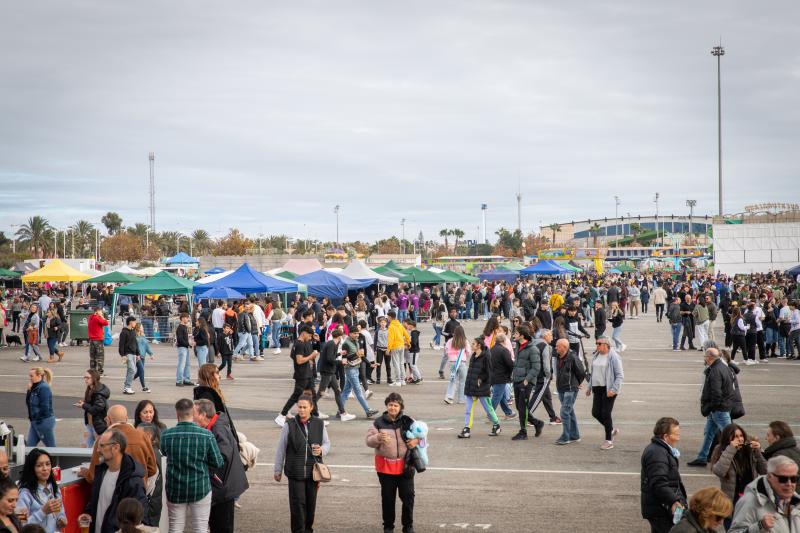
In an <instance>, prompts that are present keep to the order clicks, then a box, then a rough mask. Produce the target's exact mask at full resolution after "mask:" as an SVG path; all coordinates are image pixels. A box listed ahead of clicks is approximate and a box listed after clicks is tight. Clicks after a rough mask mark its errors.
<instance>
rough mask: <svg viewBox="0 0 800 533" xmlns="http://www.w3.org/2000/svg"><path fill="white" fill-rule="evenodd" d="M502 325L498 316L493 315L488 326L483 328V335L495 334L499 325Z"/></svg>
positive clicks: (487, 323)
mask: <svg viewBox="0 0 800 533" xmlns="http://www.w3.org/2000/svg"><path fill="white" fill-rule="evenodd" d="M499 325H500V321H498V320H497V317H496V316H492V317H490V318H489V320H488V321H487V322H486V326H484V328H483V336H484V337H491V336H492V335H494V332H495V331H497V326H499Z"/></svg>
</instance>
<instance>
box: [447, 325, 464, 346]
mask: <svg viewBox="0 0 800 533" xmlns="http://www.w3.org/2000/svg"><path fill="white" fill-rule="evenodd" d="M450 347H451V348H453V349H455V350H463V349H464V348H466V347H467V334H466V333H464V328H463V327H461V326H456V329H454V330H453V338H452V339H451V340H450Z"/></svg>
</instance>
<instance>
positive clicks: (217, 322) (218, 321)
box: [211, 307, 225, 329]
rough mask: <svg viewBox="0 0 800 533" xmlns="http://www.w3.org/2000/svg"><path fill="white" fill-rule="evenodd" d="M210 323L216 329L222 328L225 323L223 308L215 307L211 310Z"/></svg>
mask: <svg viewBox="0 0 800 533" xmlns="http://www.w3.org/2000/svg"><path fill="white" fill-rule="evenodd" d="M211 325H212V326H213V327H215V328H217V329H222V326H224V325H225V310H224V309H223V308H221V307H217V308H216V309H214V310H213V311H212V312H211Z"/></svg>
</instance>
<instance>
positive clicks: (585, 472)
mask: <svg viewBox="0 0 800 533" xmlns="http://www.w3.org/2000/svg"><path fill="white" fill-rule="evenodd" d="M256 465H257V466H275V463H256ZM328 466H329V467H331V468H354V469H357V470H358V469H360V470H369V471H372V470H374V469H375V466H374V465H332V464H329V465H328ZM431 470H433V471H441V472H485V473H494V472H496V473H500V474H567V475H576V476H585V475H592V476H640V475H641V472H604V471H592V470H536V469H515V468H467V467H444V466H429V467H428V468H427V469H426V471H431ZM681 477H709V478H716V477H717V476H715V475H713V474H684V473H683V472H681Z"/></svg>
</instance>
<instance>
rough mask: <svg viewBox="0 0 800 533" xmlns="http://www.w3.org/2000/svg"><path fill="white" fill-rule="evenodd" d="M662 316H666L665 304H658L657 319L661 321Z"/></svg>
mask: <svg viewBox="0 0 800 533" xmlns="http://www.w3.org/2000/svg"><path fill="white" fill-rule="evenodd" d="M662 318H664V304H656V320H658V321H659V322H661V319H662Z"/></svg>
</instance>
